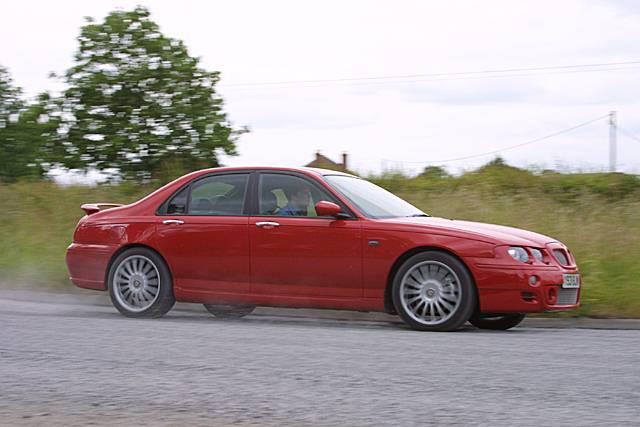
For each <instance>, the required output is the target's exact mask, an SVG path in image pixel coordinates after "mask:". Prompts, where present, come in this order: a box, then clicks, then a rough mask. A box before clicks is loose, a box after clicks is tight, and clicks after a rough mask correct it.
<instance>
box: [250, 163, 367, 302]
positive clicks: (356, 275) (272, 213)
mask: <svg viewBox="0 0 640 427" xmlns="http://www.w3.org/2000/svg"><path fill="white" fill-rule="evenodd" d="M295 191H299V192H300V194H294V192H295ZM255 193H257V194H256V198H257V199H258V200H257V203H256V206H255V208H254V209H256V213H255V215H253V216H251V217H250V218H249V238H250V246H251V292H252V293H255V294H268V295H288V296H310V297H361V296H362V267H361V265H362V248H361V227H360V221H359V220H358V219H357V218H356V217H355V216H352V217H351V218H349V219H336V218H333V217H319V216H317V215H316V213H315V209H314V205H315V203H317V202H318V201H320V200H326V201H331V202H334V203H338V204H340V202H339V201H338V200H337V199H336V198H335V197H334V196H332V195H331V194H330V193H329V192H327V191H326V189H324V188H323V187H322V185H321V184H320V183H315V182H313V181H312V180H311V179H310V178H307V177H304V176H302V175H294V174H290V173H278V172H268V173H267V172H262V173H260V175H259V179H258V182H257V186H256V191H255ZM343 208H344V209H345V211H347V209H346V207H343Z"/></svg>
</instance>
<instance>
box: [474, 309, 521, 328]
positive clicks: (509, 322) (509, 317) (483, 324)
mask: <svg viewBox="0 0 640 427" xmlns="http://www.w3.org/2000/svg"><path fill="white" fill-rule="evenodd" d="M526 316H527V314H526V313H507V314H482V313H479V314H474V315H473V316H471V318H470V319H469V323H471V324H472V325H473V326H475V327H476V328H480V329H493V330H499V331H506V330H507V329H511V328H513V327H515V326H518V325H519V324H520V322H522V321H523V320H524V318H525V317H526Z"/></svg>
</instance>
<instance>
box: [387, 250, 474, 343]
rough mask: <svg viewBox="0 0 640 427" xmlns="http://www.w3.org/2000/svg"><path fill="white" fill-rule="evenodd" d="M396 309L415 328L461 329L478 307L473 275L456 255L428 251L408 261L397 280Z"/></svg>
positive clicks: (429, 329)
mask: <svg viewBox="0 0 640 427" xmlns="http://www.w3.org/2000/svg"><path fill="white" fill-rule="evenodd" d="M392 295H393V303H394V305H395V308H396V311H397V312H398V314H399V315H400V317H401V318H402V320H404V321H405V323H407V324H408V325H409V326H410V327H411V328H413V329H417V330H421V331H453V330H456V329H458V328H460V327H461V326H462V325H463V324H464V323H465V322H466V321H467V320H468V319H469V317H470V316H471V314H472V313H473V309H474V307H475V306H476V291H475V285H474V284H473V279H472V277H471V274H470V273H469V271H468V270H467V268H466V267H465V266H464V264H463V263H462V262H461V261H460V260H458V259H457V258H455V257H454V256H452V255H449V254H447V253H444V252H439V251H426V252H421V253H419V254H416V255H414V256H412V257H411V258H409V259H408V260H406V261H405V262H404V264H402V266H401V267H400V269H399V270H398V272H397V273H396V275H395V277H394V281H393V289H392Z"/></svg>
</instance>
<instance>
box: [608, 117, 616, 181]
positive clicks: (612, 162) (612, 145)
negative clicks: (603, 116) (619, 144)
mask: <svg viewBox="0 0 640 427" xmlns="http://www.w3.org/2000/svg"><path fill="white" fill-rule="evenodd" d="M616 134H617V129H616V112H615V111H610V112H609V172H615V171H616Z"/></svg>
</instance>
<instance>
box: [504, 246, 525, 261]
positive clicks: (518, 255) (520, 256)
mask: <svg viewBox="0 0 640 427" xmlns="http://www.w3.org/2000/svg"><path fill="white" fill-rule="evenodd" d="M507 252H508V253H509V255H511V257H512V258H513V259H515V260H518V261H521V262H529V254H528V253H527V251H526V250H525V249H524V248H521V247H520V246H511V247H510V248H509V249H507Z"/></svg>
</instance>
